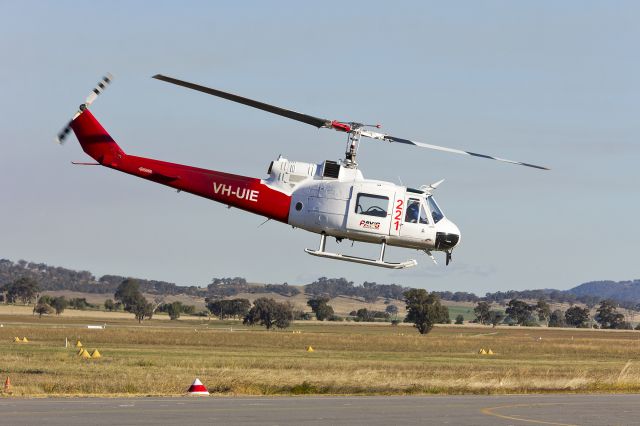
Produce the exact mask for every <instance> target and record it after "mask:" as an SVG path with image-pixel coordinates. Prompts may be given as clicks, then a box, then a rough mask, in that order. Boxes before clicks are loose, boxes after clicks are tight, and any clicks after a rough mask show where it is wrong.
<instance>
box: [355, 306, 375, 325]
mask: <svg viewBox="0 0 640 426" xmlns="http://www.w3.org/2000/svg"><path fill="white" fill-rule="evenodd" d="M355 317H356V321H362V322H371V321H373V320H374V319H375V316H374V312H373V311H370V310H368V309H367V308H360V309H358V310H357V311H356V315H355Z"/></svg>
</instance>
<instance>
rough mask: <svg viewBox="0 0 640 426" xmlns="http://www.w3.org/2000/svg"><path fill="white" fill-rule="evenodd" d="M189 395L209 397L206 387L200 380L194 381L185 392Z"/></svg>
mask: <svg viewBox="0 0 640 426" xmlns="http://www.w3.org/2000/svg"><path fill="white" fill-rule="evenodd" d="M187 393H188V394H189V395H209V391H208V390H207V388H206V386H205V385H203V384H202V382H201V381H200V379H195V380H194V381H193V384H192V385H191V386H190V387H189V390H188V391H187Z"/></svg>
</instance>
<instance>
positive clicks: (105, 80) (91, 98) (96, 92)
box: [56, 73, 113, 145]
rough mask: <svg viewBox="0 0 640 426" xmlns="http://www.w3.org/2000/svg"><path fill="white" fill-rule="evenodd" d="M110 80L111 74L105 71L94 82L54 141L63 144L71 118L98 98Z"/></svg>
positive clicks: (69, 127)
mask: <svg viewBox="0 0 640 426" xmlns="http://www.w3.org/2000/svg"><path fill="white" fill-rule="evenodd" d="M112 80H113V76H112V75H111V74H110V73H106V74H105V75H104V76H103V77H102V79H101V80H100V81H99V82H98V84H96V87H94V88H93V90H92V91H91V93H89V96H87V99H86V100H85V101H84V103H83V104H82V105H80V109H78V111H76V113H75V115H74V116H73V118H72V119H71V121H69V122H68V123H67V125H66V126H64V127H63V128H62V130H60V132H58V137H57V138H56V141H57V142H58V143H59V144H60V145H63V144H64V142H65V140H66V139H67V136H69V133H71V123H72V122H73V120H75V119H76V118H77V117H78V116H79V115H80V114H82V112H83V111H84V110H85V109H87V107H88V106H89V105H91V104H92V103H93V101H95V100H96V99H97V98H98V96H100V95H101V94H102V92H104V90H105V89H106V88H107V86H108V85H109V84H111V81H112Z"/></svg>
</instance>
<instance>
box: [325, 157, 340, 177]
mask: <svg viewBox="0 0 640 426" xmlns="http://www.w3.org/2000/svg"><path fill="white" fill-rule="evenodd" d="M322 176H323V177H326V178H333V179H338V176H340V164H338V163H336V162H335V161H331V160H327V161H325V162H324V168H323V169H322Z"/></svg>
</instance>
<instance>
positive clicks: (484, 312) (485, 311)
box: [473, 302, 491, 324]
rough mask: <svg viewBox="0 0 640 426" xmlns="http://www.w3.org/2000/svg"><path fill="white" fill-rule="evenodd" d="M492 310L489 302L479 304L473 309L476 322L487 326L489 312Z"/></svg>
mask: <svg viewBox="0 0 640 426" xmlns="http://www.w3.org/2000/svg"><path fill="white" fill-rule="evenodd" d="M490 310H491V305H490V304H489V303H487V302H478V304H477V305H476V307H475V308H473V313H474V314H475V316H476V320H477V321H478V322H479V323H480V324H487V322H488V320H489V311H490Z"/></svg>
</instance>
